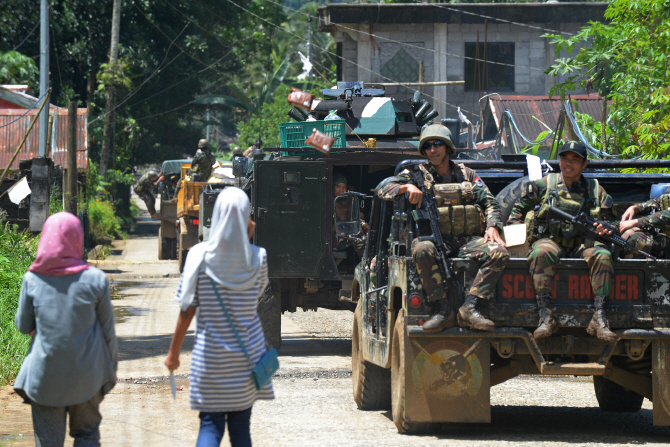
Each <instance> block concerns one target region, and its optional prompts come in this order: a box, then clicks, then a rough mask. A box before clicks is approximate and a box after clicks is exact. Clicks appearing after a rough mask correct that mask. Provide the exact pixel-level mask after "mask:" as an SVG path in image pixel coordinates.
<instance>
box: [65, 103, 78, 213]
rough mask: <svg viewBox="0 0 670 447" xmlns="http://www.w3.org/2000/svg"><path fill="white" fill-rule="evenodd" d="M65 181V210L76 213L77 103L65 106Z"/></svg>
mask: <svg viewBox="0 0 670 447" xmlns="http://www.w3.org/2000/svg"><path fill="white" fill-rule="evenodd" d="M66 172H67V181H66V182H65V185H66V186H67V188H65V191H63V192H64V193H66V194H65V196H66V200H65V210H66V211H68V212H70V213H72V214H74V215H75V216H76V215H77V103H76V102H75V101H70V103H69V104H68V107H67V171H66Z"/></svg>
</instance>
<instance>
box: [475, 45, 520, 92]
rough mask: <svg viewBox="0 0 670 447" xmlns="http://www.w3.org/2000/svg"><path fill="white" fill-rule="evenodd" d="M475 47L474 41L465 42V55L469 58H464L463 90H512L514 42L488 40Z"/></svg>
mask: <svg viewBox="0 0 670 447" xmlns="http://www.w3.org/2000/svg"><path fill="white" fill-rule="evenodd" d="M477 47H478V45H477V44H476V43H474V42H468V43H466V44H465V57H466V58H470V59H465V91H466V92H471V91H475V90H478V91H482V92H484V91H487V92H513V91H514V43H512V42H496V43H490V42H489V43H488V44H486V45H484V44H483V43H480V44H479V48H477ZM475 59H479V60H475ZM484 60H486V62H484ZM491 62H498V63H497V64H496V63H491ZM500 64H509V65H500Z"/></svg>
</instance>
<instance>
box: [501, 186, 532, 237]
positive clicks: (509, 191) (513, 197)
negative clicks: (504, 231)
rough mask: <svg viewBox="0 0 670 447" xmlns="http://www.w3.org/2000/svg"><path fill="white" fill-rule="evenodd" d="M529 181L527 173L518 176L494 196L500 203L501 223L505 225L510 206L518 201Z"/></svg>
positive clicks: (510, 209)
mask: <svg viewBox="0 0 670 447" xmlns="http://www.w3.org/2000/svg"><path fill="white" fill-rule="evenodd" d="M529 182H530V179H529V178H528V176H527V175H526V176H524V177H521V178H518V179H516V180H514V181H513V182H512V183H510V184H509V185H507V186H505V187H504V188H503V189H502V191H500V192H499V193H498V195H497V196H496V200H497V201H498V203H499V204H500V220H501V221H502V223H503V225H507V219H509V215H510V213H511V212H512V207H513V206H514V205H515V204H516V202H518V201H519V199H520V198H521V194H523V192H524V190H525V189H526V185H527V184H528V183H529Z"/></svg>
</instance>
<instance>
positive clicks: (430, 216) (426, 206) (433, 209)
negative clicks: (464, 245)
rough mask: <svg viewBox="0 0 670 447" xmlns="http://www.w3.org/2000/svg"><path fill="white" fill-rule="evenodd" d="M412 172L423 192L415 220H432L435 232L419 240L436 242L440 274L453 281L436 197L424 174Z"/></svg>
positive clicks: (415, 212) (432, 230)
mask: <svg viewBox="0 0 670 447" xmlns="http://www.w3.org/2000/svg"><path fill="white" fill-rule="evenodd" d="M411 172H412V177H413V178H414V182H415V183H416V185H417V187H418V188H419V189H420V190H421V192H422V193H423V198H422V199H421V206H420V207H417V208H416V209H415V210H414V211H412V214H413V216H414V220H415V221H419V220H427V221H428V222H430V231H431V232H432V233H433V234H432V235H431V236H420V237H419V240H420V241H430V242H432V243H433V244H435V248H436V249H437V267H438V268H439V269H440V274H441V275H442V277H443V278H444V279H445V280H446V281H451V280H452V274H451V270H449V265H447V258H448V257H449V250H448V249H447V245H446V244H445V243H444V239H442V233H441V232H440V212H439V211H438V209H437V202H436V201H435V197H433V196H432V195H431V194H430V192H429V191H428V189H427V188H426V184H425V182H424V179H423V175H421V174H420V173H419V172H416V171H411ZM409 243H411V241H409Z"/></svg>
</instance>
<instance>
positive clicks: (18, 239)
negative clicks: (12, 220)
mask: <svg viewBox="0 0 670 447" xmlns="http://www.w3.org/2000/svg"><path fill="white" fill-rule="evenodd" d="M37 242H38V238H37V237H34V236H32V235H31V234H29V233H27V232H18V230H17V226H12V225H10V224H9V223H7V222H3V223H2V224H0V386H4V385H6V384H7V383H9V382H11V381H12V380H13V379H14V378H15V377H16V374H17V373H18V371H19V368H20V366H21V362H23V358H24V357H25V355H26V353H27V352H28V347H29V345H30V337H29V336H27V335H23V334H21V333H20V332H19V331H17V330H16V327H15V326H14V316H15V315H16V309H17V306H18V299H19V292H20V290H21V283H22V281H23V275H25V273H26V272H27V271H28V267H30V264H32V262H33V261H34V260H35V252H36V251H37Z"/></svg>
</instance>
